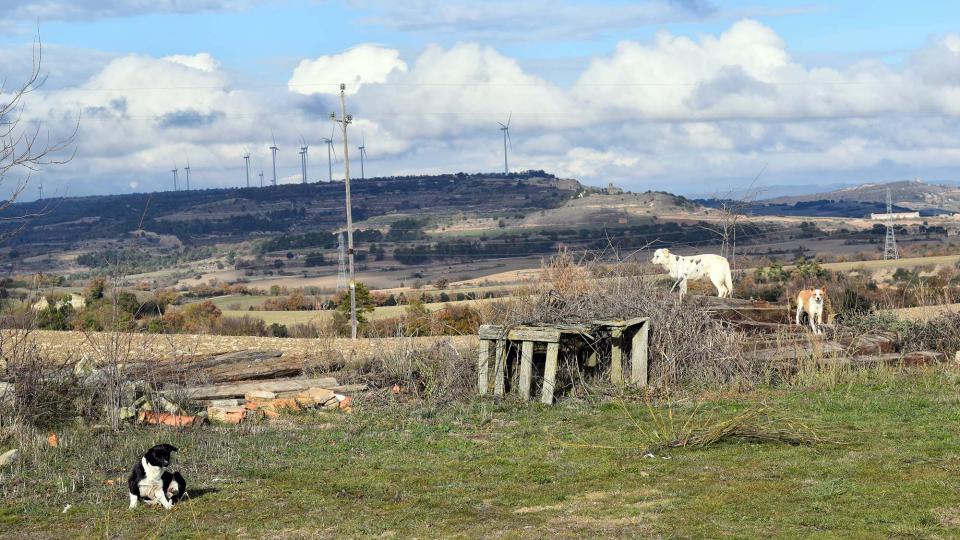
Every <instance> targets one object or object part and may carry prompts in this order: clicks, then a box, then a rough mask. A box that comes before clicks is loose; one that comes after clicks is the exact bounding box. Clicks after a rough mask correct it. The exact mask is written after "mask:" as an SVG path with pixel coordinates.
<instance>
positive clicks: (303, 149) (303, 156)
mask: <svg viewBox="0 0 960 540" xmlns="http://www.w3.org/2000/svg"><path fill="white" fill-rule="evenodd" d="M300 144H301V145H302V146H300V175H301V178H300V180H301V183H303V184H306V183H307V150H308V149H309V148H310V145H308V144H307V142H306V141H305V140H303V136H302V135H301V136H300Z"/></svg>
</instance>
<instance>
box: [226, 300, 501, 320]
mask: <svg viewBox="0 0 960 540" xmlns="http://www.w3.org/2000/svg"><path fill="white" fill-rule="evenodd" d="M231 298H234V299H236V298H242V297H231ZM247 298H260V297H256V296H250V297H247ZM263 298H267V297H263ZM494 300H495V299H490V300H482V299H481V300H460V301H451V302H436V303H432V304H424V307H426V308H427V309H428V310H430V311H439V310H441V309H443V308H444V307H445V306H447V305H473V306H479V305H482V304H483V303H485V302H491V301H494ZM233 303H234V302H231V301H226V300H224V301H222V302H219V303H218V307H220V310H221V311H222V312H223V316H224V317H243V316H249V317H254V318H258V319H262V320H263V322H265V323H267V324H273V323H277V324H286V325H291V324H301V323H308V322H322V321H327V320H330V318H331V317H333V313H334V312H333V311H331V310H321V311H258V310H253V311H249V310H246V309H243V310H232V309H227V308H225V306H230V305H232V304H233ZM261 303H262V301H261V302H257V304H256V305H259V304H261ZM406 309H407V306H383V307H378V308H376V309H374V310H373V313H371V314H370V315H369V317H368V318H369V320H374V321H375V320H381V319H389V318H392V317H401V316H403V314H404V313H405V312H406Z"/></svg>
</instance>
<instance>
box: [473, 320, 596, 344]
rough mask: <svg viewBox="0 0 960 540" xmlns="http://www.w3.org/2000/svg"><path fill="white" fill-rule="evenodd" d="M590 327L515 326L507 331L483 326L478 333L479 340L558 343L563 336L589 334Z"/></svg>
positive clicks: (571, 325) (567, 325)
mask: <svg viewBox="0 0 960 540" xmlns="http://www.w3.org/2000/svg"><path fill="white" fill-rule="evenodd" d="M590 330H591V327H590V326H589V325H585V324H559V325H555V326H517V327H515V328H511V329H510V330H509V331H507V330H506V329H505V328H504V327H503V326H498V325H494V324H484V325H482V326H481V327H480V330H479V332H478V334H479V336H480V339H504V338H506V339H508V340H510V341H537V342H540V343H559V342H560V336H561V335H563V334H589V333H590Z"/></svg>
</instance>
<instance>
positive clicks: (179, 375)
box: [125, 350, 304, 384]
mask: <svg viewBox="0 0 960 540" xmlns="http://www.w3.org/2000/svg"><path fill="white" fill-rule="evenodd" d="M281 354H282V353H281V352H280V351H275V350H248V351H235V352H228V353H219V354H214V355H207V356H200V357H190V358H181V359H170V360H162V361H157V362H138V363H133V364H128V365H127V366H126V367H125V369H126V373H127V374H128V375H129V376H131V377H134V378H144V379H150V380H152V381H155V382H157V383H161V384H173V383H176V384H194V383H198V382H201V383H205V384H210V383H225V382H235V381H245V380H249V379H273V378H277V377H292V376H295V375H299V374H301V373H303V371H304V362H303V360H302V359H298V358H292V357H291V358H283V357H282V356H281Z"/></svg>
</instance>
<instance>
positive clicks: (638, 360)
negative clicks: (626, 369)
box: [630, 322, 650, 386]
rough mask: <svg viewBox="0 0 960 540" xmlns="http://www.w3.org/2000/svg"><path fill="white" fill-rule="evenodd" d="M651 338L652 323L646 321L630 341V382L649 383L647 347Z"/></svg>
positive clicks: (635, 383) (634, 383)
mask: <svg viewBox="0 0 960 540" xmlns="http://www.w3.org/2000/svg"><path fill="white" fill-rule="evenodd" d="M649 340H650V323H649V322H645V323H644V324H643V325H642V326H641V327H640V328H639V329H638V330H637V333H635V334H634V335H633V339H632V340H631V342H630V384H633V385H635V386H646V385H647V361H648V360H647V348H648V345H649Z"/></svg>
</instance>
